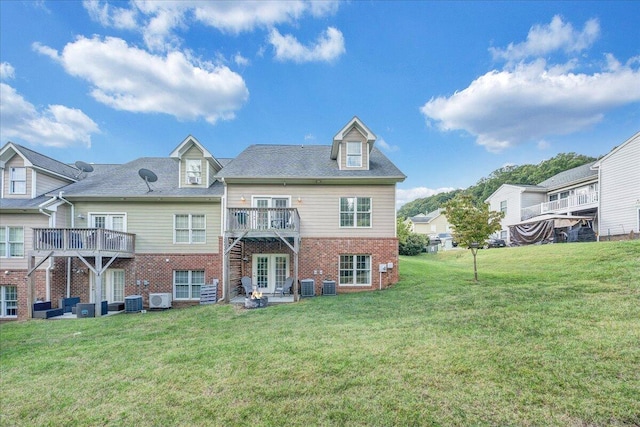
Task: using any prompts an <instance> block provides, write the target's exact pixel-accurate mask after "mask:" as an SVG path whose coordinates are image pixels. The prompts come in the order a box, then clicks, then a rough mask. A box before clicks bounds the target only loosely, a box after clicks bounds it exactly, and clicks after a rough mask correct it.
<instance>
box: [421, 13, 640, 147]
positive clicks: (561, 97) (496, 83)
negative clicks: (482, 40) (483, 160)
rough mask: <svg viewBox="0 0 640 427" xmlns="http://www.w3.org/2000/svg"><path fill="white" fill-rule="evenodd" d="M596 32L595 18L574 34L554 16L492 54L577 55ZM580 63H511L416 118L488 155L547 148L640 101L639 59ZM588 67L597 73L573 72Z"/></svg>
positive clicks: (607, 56) (435, 101) (574, 60)
mask: <svg viewBox="0 0 640 427" xmlns="http://www.w3.org/2000/svg"><path fill="white" fill-rule="evenodd" d="M599 31H600V27H599V24H598V23H597V21H595V20H591V21H588V22H587V23H586V24H585V26H584V29H583V30H582V31H581V32H577V31H575V30H574V29H573V27H572V26H571V24H569V23H564V22H563V21H562V19H561V18H559V17H557V16H556V17H554V18H553V20H552V21H551V23H550V24H549V25H547V26H535V27H533V28H532V29H531V31H530V32H529V35H528V37H527V41H526V42H523V43H519V44H513V43H512V44H510V45H509V46H508V47H507V48H506V49H504V50H499V49H492V52H493V53H494V56H496V57H501V58H504V59H506V60H508V61H514V60H518V59H524V58H529V57H532V56H535V55H544V54H548V53H550V52H552V51H554V50H563V51H564V52H565V53H568V54H570V53H580V52H582V51H583V50H585V49H587V48H589V47H590V46H591V44H592V43H593V41H594V40H595V38H597V36H598V34H599ZM581 60H583V58H580V57H574V58H569V59H568V60H567V61H565V62H564V63H561V64H553V63H548V62H547V60H545V59H543V58H533V59H531V60H529V61H524V60H521V61H520V62H518V63H515V64H514V63H511V62H509V63H507V64H506V65H505V68H504V69H503V70H493V71H490V72H488V73H486V74H484V75H483V76H480V77H478V78H476V79H475V80H474V81H473V82H471V84H470V85H469V86H468V87H467V88H465V89H463V90H461V91H458V92H456V93H454V94H453V95H451V96H448V97H447V96H440V97H436V98H432V99H431V100H429V101H428V102H427V103H426V104H425V105H424V106H423V107H422V108H421V112H422V113H423V114H424V115H425V117H426V118H427V120H428V122H429V125H431V124H432V123H431V122H433V123H434V124H437V126H438V127H439V128H440V129H441V130H443V131H452V130H463V131H466V132H468V133H469V134H471V135H474V136H475V137H476V142H477V143H478V144H479V145H482V146H484V147H486V149H487V150H489V151H495V152H497V151H501V150H503V149H506V148H508V147H511V146H514V145H516V144H521V143H525V142H534V143H538V147H539V148H540V149H544V148H545V147H546V146H547V144H548V143H547V142H544V141H545V138H546V137H548V136H551V135H565V134H570V133H573V132H577V131H581V130H584V129H586V128H588V127H590V126H593V125H594V124H596V123H598V122H599V121H601V120H602V118H603V117H604V114H605V113H606V112H607V111H609V110H611V109H613V108H616V107H621V106H624V105H628V104H632V103H637V102H639V101H640V70H639V67H638V64H639V59H638V58H637V57H634V58H631V59H630V60H629V61H627V63H626V64H621V63H620V62H619V61H618V60H617V59H616V58H614V57H613V55H611V54H605V60H604V61H602V60H601V61H599V62H597V63H590V64H581V63H580V61H581ZM585 65H587V66H588V67H589V68H590V69H593V70H596V71H595V72H593V74H586V73H581V72H575V71H574V70H576V69H578V68H579V67H580V66H582V67H583V69H586V67H585Z"/></svg>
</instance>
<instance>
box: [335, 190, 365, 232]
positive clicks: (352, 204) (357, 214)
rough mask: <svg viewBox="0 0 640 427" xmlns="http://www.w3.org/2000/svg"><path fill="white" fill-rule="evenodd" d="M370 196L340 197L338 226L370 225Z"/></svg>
mask: <svg viewBox="0 0 640 427" xmlns="http://www.w3.org/2000/svg"><path fill="white" fill-rule="evenodd" d="M371 210H372V208H371V198H370V197H341V198H340V227H371Z"/></svg>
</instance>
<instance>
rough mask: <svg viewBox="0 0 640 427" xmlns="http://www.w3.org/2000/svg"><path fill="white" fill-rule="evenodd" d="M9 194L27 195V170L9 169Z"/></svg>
mask: <svg viewBox="0 0 640 427" xmlns="http://www.w3.org/2000/svg"><path fill="white" fill-rule="evenodd" d="M9 193H10V194H27V168H10V169H9Z"/></svg>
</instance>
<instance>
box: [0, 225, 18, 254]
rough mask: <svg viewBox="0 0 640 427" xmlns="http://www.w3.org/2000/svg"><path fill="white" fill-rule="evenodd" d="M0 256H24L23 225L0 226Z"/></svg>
mask: <svg viewBox="0 0 640 427" xmlns="http://www.w3.org/2000/svg"><path fill="white" fill-rule="evenodd" d="M0 257H2V258H23V257H24V227H0Z"/></svg>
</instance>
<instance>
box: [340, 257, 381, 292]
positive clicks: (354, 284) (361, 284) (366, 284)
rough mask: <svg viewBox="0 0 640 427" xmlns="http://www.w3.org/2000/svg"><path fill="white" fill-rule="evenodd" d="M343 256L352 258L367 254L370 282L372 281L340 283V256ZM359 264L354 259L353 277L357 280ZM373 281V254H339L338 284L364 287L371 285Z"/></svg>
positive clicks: (346, 286)
mask: <svg viewBox="0 0 640 427" xmlns="http://www.w3.org/2000/svg"><path fill="white" fill-rule="evenodd" d="M343 256H350V257H352V258H355V257H358V256H366V257H369V282H370V283H340V258H342V257H343ZM357 265H358V263H357V262H356V261H355V260H354V261H353V268H354V270H353V274H354V275H353V279H354V280H355V279H356V277H357V271H358V269H357ZM372 282H373V256H372V255H371V254H340V255H338V286H340V287H345V288H348V287H351V288H362V287H370V286H372V284H373V283H372Z"/></svg>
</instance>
